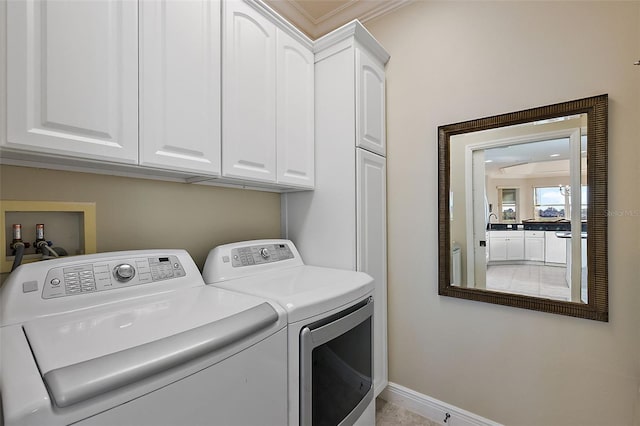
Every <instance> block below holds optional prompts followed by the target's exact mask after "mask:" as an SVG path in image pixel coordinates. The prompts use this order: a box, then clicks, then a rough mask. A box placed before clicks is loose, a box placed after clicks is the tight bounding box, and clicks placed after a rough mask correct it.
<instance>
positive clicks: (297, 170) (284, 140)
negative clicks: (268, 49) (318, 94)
mask: <svg viewBox="0 0 640 426" xmlns="http://www.w3.org/2000/svg"><path fill="white" fill-rule="evenodd" d="M276 50H277V63H276V64H277V66H276V71H277V84H276V88H277V113H276V116H277V129H276V135H277V149H278V151H277V153H278V156H277V167H278V183H284V184H289V185H295V186H299V187H305V188H313V184H314V151H313V148H314V135H313V122H314V117H313V111H314V106H313V91H314V82H313V68H314V63H313V53H312V52H311V51H310V50H309V49H307V48H306V47H305V46H303V45H302V44H301V43H299V42H298V41H296V40H294V39H293V37H291V36H290V35H288V34H286V33H285V32H284V31H282V30H280V29H278V31H277V49H276Z"/></svg>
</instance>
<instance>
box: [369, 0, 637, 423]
mask: <svg viewBox="0 0 640 426" xmlns="http://www.w3.org/2000/svg"><path fill="white" fill-rule="evenodd" d="M367 27H368V28H369V30H370V31H371V32H372V33H373V35H374V36H375V37H376V38H377V39H378V40H379V41H380V42H381V43H382V44H383V45H384V47H385V48H386V49H387V50H388V51H389V52H390V54H391V60H390V62H389V64H388V67H387V96H388V97H387V108H388V109H387V125H388V127H387V132H388V197H389V198H388V199H389V206H388V221H389V228H388V233H389V345H390V348H389V357H390V365H389V368H390V369H389V379H390V381H392V382H395V383H398V384H400V385H403V386H406V387H409V388H411V389H414V390H416V391H418V392H421V393H424V394H426V395H429V396H431V397H434V398H437V399H439V400H442V401H445V402H447V403H450V404H453V405H456V406H458V407H461V408H463V409H466V410H468V411H471V412H474V413H477V414H479V415H481V416H484V417H487V418H490V419H493V420H495V421H498V422H501V423H504V424H508V425H545V426H546V425H630V424H636V425H638V424H640V420H638V415H639V414H640V413H639V412H638V402H639V397H638V387H639V377H640V331H639V330H640V285H639V279H638V277H639V276H640V267H639V265H640V262H639V261H638V257H639V254H640V243H639V241H640V225H639V223H640V196H639V187H640V185H639V183H640V174H639V172H638V164H640V161H639V160H640V158H639V155H638V146H640V143H639V142H638V139H639V136H638V135H640V126H639V123H640V67H634V66H633V65H632V64H633V62H634V61H636V60H638V59H640V2H637V1H636V2H612V1H607V2H595V1H594V2H578V1H569V2H562V1H553V2H538V1H533V2H485V1H482V2H478V1H471V2H463V1H456V2H450V1H437V2H432V1H418V2H415V3H413V4H411V5H409V6H406V7H404V8H402V9H400V10H398V11H396V12H394V13H392V14H389V15H386V16H383V17H381V18H378V19H377V20H375V21H371V22H368V23H367ZM603 93H608V94H609V118H610V120H609V182H610V185H609V189H610V196H609V207H610V210H611V211H613V212H614V213H616V215H615V216H612V217H611V218H610V220H609V283H610V285H609V306H610V307H609V312H610V321H609V322H608V323H601V322H595V321H589V320H584V319H577V318H570V317H564V316H559V315H553V314H547V313H539V312H534V311H528V310H524V309H515V308H509V307H502V306H497V305H491V304H485V303H480V302H472V301H466V300H459V299H453V298H446V297H441V296H438V295H437V283H438V275H437V133H436V129H437V126H439V125H443V124H449V123H455V122H459V121H463V120H469V119H474V118H480V117H486V116H491V115H496V114H501V113H505V112H510V111H516V110H521V109H526V108H531V107H535V106H541V105H546V104H551V103H556V102H562V101H567V100H572V99H577V98H582V97H588V96H594V95H599V94H603Z"/></svg>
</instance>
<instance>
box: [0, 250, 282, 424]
mask: <svg viewBox="0 0 640 426" xmlns="http://www.w3.org/2000/svg"><path fill="white" fill-rule="evenodd" d="M0 298H1V303H2V306H1V308H2V311H1V314H0V326H1V327H0V339H1V345H0V346H1V349H0V350H1V354H0V355H1V357H2V358H1V359H2V364H1V370H0V371H1V373H0V396H1V398H2V410H3V421H4V424H5V425H7V426H8V425H23V424H42V425H68V424H72V423H73V424H78V425H116V424H117V425H125V424H135V425H154V426H155V425H177V424H184V425H187V424H224V425H242V426H246V425H256V426H257V425H267V424H270V425H277V426H280V425H282V424H285V423H286V421H287V398H286V392H287V381H286V374H287V364H286V344H287V335H286V312H285V311H284V309H282V308H281V307H280V306H279V305H278V304H276V303H273V302H269V301H267V300H265V299H262V298H259V297H255V296H249V295H245V294H240V293H236V292H232V291H227V290H223V289H219V288H215V287H211V286H206V285H205V284H204V281H203V280H202V276H201V274H200V271H199V270H198V268H197V267H196V265H195V263H194V262H193V260H192V259H191V257H190V256H189V254H188V253H187V252H186V251H184V250H152V251H128V252H115V253H104V254H96V255H86V256H75V257H69V258H60V259H56V260H50V261H46V262H38V263H30V264H26V265H22V266H20V267H19V268H17V269H16V270H15V271H14V272H13V273H12V274H11V275H10V276H9V277H8V279H7V281H6V282H5V283H4V285H3V286H2V288H1V289H0Z"/></svg>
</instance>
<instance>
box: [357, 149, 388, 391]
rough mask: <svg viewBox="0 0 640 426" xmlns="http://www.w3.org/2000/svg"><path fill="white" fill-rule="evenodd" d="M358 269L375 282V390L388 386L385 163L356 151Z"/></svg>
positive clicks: (381, 159) (360, 150)
mask: <svg viewBox="0 0 640 426" xmlns="http://www.w3.org/2000/svg"><path fill="white" fill-rule="evenodd" d="M356 151H357V153H356V156H357V159H356V160H357V169H356V172H357V178H356V179H357V182H356V188H357V190H356V217H357V228H356V229H357V231H356V258H357V269H358V271H363V272H366V273H368V274H369V275H371V276H372V277H373V279H374V284H375V290H374V294H373V297H374V319H373V327H374V335H375V336H376V338H375V339H374V353H373V360H374V369H373V378H374V383H373V385H374V389H375V394H376V395H378V394H379V393H380V392H381V391H382V389H384V387H385V386H386V385H387V382H388V378H387V227H386V224H387V216H386V211H387V207H386V206H387V193H386V179H387V171H386V160H385V158H384V157H381V156H379V155H376V154H372V153H370V152H368V151H365V150H362V149H357V150H356Z"/></svg>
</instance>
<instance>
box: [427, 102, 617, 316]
mask: <svg viewBox="0 0 640 426" xmlns="http://www.w3.org/2000/svg"><path fill="white" fill-rule="evenodd" d="M607 108H608V96H607V95H600V96H595V97H590V98H585V99H578V100H574V101H569V102H563V103H559V104H554V105H548V106H543V107H538V108H532V109H528V110H524V111H518V112H513V113H508V114H502V115H498V116H494V117H487V118H481V119H477V120H471V121H465V122H461V123H455V124H448V125H444V126H440V127H439V128H438V161H439V168H438V183H439V185H438V192H439V193H438V215H439V229H438V236H439V263H438V265H439V266H438V268H439V285H438V291H439V294H440V295H443V296H450V297H458V298H463V299H470V300H476V301H482V302H488V303H497V304H501V305H508V306H514V307H520V308H526V309H533V310H538V311H544V312H551V313H556V314H562V315H570V316H575V317H580V318H587V319H593V320H599V321H608V294H607V292H608V283H607V276H608V272H607V116H608V112H607V111H608V110H607Z"/></svg>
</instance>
